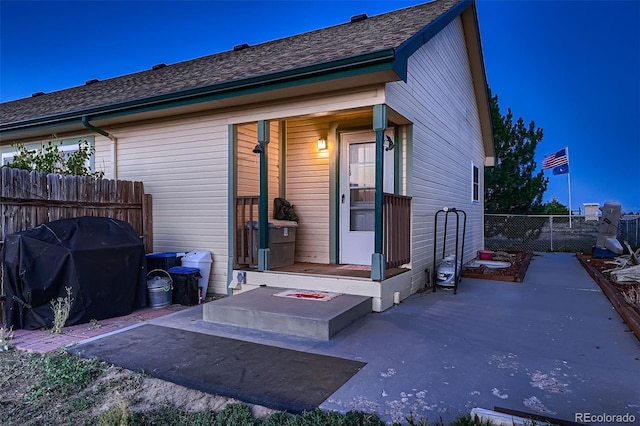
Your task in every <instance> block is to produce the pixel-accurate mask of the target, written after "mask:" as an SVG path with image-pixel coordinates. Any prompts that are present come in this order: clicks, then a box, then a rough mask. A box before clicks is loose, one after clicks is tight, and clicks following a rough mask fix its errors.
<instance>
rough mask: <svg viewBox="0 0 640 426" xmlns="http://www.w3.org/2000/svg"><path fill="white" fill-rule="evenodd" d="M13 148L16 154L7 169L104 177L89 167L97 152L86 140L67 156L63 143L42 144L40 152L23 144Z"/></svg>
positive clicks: (100, 172) (102, 173)
mask: <svg viewBox="0 0 640 426" xmlns="http://www.w3.org/2000/svg"><path fill="white" fill-rule="evenodd" d="M54 137H55V135H54ZM13 146H14V148H15V150H16V154H15V155H14V157H13V159H12V161H11V162H10V163H9V164H7V165H6V167H13V168H16V169H22V170H36V171H39V172H44V173H58V174H61V175H75V176H92V177H97V178H102V177H104V172H102V171H98V172H92V171H91V168H90V167H89V166H87V163H88V162H89V160H90V159H91V156H92V155H94V154H95V151H96V150H95V148H94V147H92V146H91V145H90V144H89V142H87V141H86V140H83V141H80V142H79V143H78V149H77V150H76V151H74V152H72V153H71V154H65V153H64V152H63V151H62V150H61V149H60V147H61V146H62V142H60V143H55V142H53V141H49V142H47V143H44V144H42V146H41V147H40V149H39V150H35V149H32V150H29V149H27V148H26V147H25V146H24V145H22V144H16V145H13Z"/></svg>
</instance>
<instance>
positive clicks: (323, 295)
mask: <svg viewBox="0 0 640 426" xmlns="http://www.w3.org/2000/svg"><path fill="white" fill-rule="evenodd" d="M341 294H342V293H330V292H327V291H313V290H285V291H281V292H280V293H274V294H273V295H274V296H277V297H289V298H291V299H304V300H319V301H321V302H327V301H329V300H331V299H335V298H336V297H338V296H340V295H341Z"/></svg>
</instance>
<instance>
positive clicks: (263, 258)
mask: <svg viewBox="0 0 640 426" xmlns="http://www.w3.org/2000/svg"><path fill="white" fill-rule="evenodd" d="M269 130H270V129H269V121H268V120H260V121H258V145H259V146H260V147H261V148H262V149H261V151H260V198H259V200H258V209H259V211H258V227H259V230H258V233H259V235H260V249H259V250H258V270H259V271H266V270H268V269H269V262H268V260H269V256H268V253H267V252H268V249H269V214H268V213H269V170H268V168H267V167H268V160H267V151H268V147H267V145H268V144H269Z"/></svg>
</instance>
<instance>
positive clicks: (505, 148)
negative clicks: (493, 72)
mask: <svg viewBox="0 0 640 426" xmlns="http://www.w3.org/2000/svg"><path fill="white" fill-rule="evenodd" d="M490 104H491V120H492V124H493V132H494V140H495V149H496V165H495V166H494V167H487V168H485V172H484V187H485V211H486V212H487V213H511V214H534V213H541V211H542V196H543V194H544V192H545V191H546V190H547V184H548V181H549V179H548V178H545V177H544V174H543V172H542V171H540V172H538V173H537V174H535V173H534V171H535V169H536V162H535V160H534V155H535V151H536V147H537V146H538V143H540V141H541V140H542V136H543V132H542V129H541V128H536V125H535V123H534V122H533V121H531V122H530V123H529V125H528V126H527V125H526V124H525V122H524V120H523V119H522V118H518V119H517V120H516V121H515V122H514V118H513V113H512V112H511V108H509V109H507V115H504V116H503V115H502V114H501V113H500V107H499V105H498V95H495V96H491V102H490Z"/></svg>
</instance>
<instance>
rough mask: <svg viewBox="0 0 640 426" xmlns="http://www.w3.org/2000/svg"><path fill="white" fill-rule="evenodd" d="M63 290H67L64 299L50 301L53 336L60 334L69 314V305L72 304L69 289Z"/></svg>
mask: <svg viewBox="0 0 640 426" xmlns="http://www.w3.org/2000/svg"><path fill="white" fill-rule="evenodd" d="M65 290H67V296H66V297H58V298H57V299H55V300H52V301H51V309H53V328H52V329H51V332H52V333H53V334H60V331H62V328H63V327H64V325H65V324H66V322H67V320H68V319H69V313H70V312H71V305H72V304H73V298H72V297H71V287H65Z"/></svg>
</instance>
